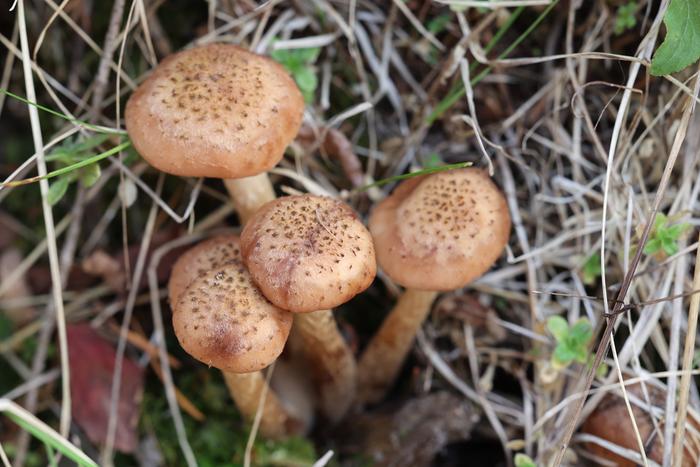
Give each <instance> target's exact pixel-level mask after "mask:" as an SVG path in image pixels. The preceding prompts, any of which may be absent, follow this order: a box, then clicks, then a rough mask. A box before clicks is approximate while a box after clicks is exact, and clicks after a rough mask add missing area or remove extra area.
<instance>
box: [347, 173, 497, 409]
mask: <svg viewBox="0 0 700 467" xmlns="http://www.w3.org/2000/svg"><path fill="white" fill-rule="evenodd" d="M369 229H370V232H371V233H372V236H373V237H374V242H375V248H376V250H377V261H378V263H379V265H380V266H381V267H382V269H383V270H384V272H385V273H386V274H387V275H388V276H389V277H390V278H391V279H392V280H393V281H395V282H396V283H398V284H400V285H402V286H404V287H405V288H406V290H405V292H404V293H403V294H402V295H401V297H400V298H399V300H398V302H397V303H396V305H395V306H394V308H393V309H392V310H391V312H390V313H389V314H388V315H387V317H386V319H385V320H384V322H383V323H382V325H381V327H380V329H379V331H378V332H377V333H376V334H375V335H374V336H373V337H372V339H371V340H370V342H369V344H368V345H367V347H366V349H365V350H364V352H363V353H362V355H361V356H360V360H359V363H358V380H359V382H358V399H357V402H358V404H359V405H365V404H368V403H376V402H379V401H380V400H381V399H382V398H383V397H384V396H385V394H386V392H387V391H388V390H389V389H390V387H391V386H392V384H393V382H394V381H395V379H396V377H397V375H398V373H399V371H400V369H401V366H402V364H403V362H404V360H405V358H406V356H407V354H408V351H409V350H410V348H411V345H412V343H413V340H414V337H415V335H416V333H417V332H418V329H419V328H420V326H421V324H422V323H423V321H424V320H425V318H426V316H427V315H428V313H429V312H430V309H431V305H432V303H433V301H434V300H435V298H436V297H437V295H438V293H439V292H440V291H450V290H455V289H458V288H461V287H464V286H465V285H467V284H469V283H470V282H471V281H473V280H474V279H476V278H478V277H479V276H481V275H482V274H483V273H484V272H486V271H487V270H488V269H489V268H490V267H491V266H492V265H493V263H494V262H495V261H496V260H497V259H498V257H499V256H500V255H501V252H502V251H503V248H504V247H505V245H506V243H507V242H508V237H509V233H510V215H509V213H508V206H507V204H506V200H505V198H504V196H503V194H502V193H501V192H500V191H499V190H498V188H497V187H496V185H495V184H494V183H493V182H492V181H491V179H490V178H489V176H488V175H487V174H486V172H484V171H482V170H480V169H474V168H468V169H458V170H450V171H447V172H440V173H437V174H433V175H424V176H417V177H414V178H410V179H408V180H406V181H404V182H403V183H401V184H400V185H399V186H398V187H397V188H396V190H394V192H393V193H392V194H391V195H390V196H388V197H387V198H386V199H384V200H383V201H382V202H381V203H379V204H378V205H377V206H376V207H375V209H374V211H373V212H372V214H371V216H370V219H369Z"/></svg>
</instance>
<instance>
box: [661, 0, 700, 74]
mask: <svg viewBox="0 0 700 467" xmlns="http://www.w3.org/2000/svg"><path fill="white" fill-rule="evenodd" d="M664 24H665V25H666V37H665V38H664V41H663V43H662V44H661V45H660V46H659V48H658V49H656V52H654V57H653V58H652V60H651V74H652V75H656V76H661V75H668V74H671V73H675V72H677V71H681V70H682V69H684V68H685V67H687V66H689V65H692V64H693V63H695V62H696V61H697V60H698V58H700V41H699V40H697V38H698V37H700V3H699V2H698V1H697V0H671V3H669V5H668V9H667V10H666V13H665V14H664Z"/></svg>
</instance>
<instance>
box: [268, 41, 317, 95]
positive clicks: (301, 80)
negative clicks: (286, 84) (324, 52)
mask: <svg viewBox="0 0 700 467" xmlns="http://www.w3.org/2000/svg"><path fill="white" fill-rule="evenodd" d="M320 53H321V49H320V48H318V47H312V48H308V49H280V50H273V51H272V53H271V54H270V56H271V57H272V58H273V60H275V61H276V62H278V63H279V64H281V65H282V66H283V67H284V68H285V69H286V70H287V71H288V72H289V73H290V74H291V75H292V77H293V78H294V81H296V83H297V86H299V89H300V90H301V93H302V95H303V96H304V100H305V101H306V102H307V103H311V102H313V100H314V93H315V92H316V87H318V77H317V76H316V68H315V67H314V64H315V63H316V60H317V59H318V55H319V54H320Z"/></svg>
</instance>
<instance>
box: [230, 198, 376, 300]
mask: <svg viewBox="0 0 700 467" xmlns="http://www.w3.org/2000/svg"><path fill="white" fill-rule="evenodd" d="M241 250H242V255H243V261H244V262H245V264H246V266H247V267H248V270H249V271H250V274H251V276H252V277H253V280H254V281H255V283H256V284H258V287H260V290H261V291H262V293H263V294H265V296H266V297H267V298H268V299H269V300H270V301H271V302H272V303H274V304H275V305H277V306H278V307H280V308H283V309H285V310H290V311H294V312H309V311H317V310H325V309H329V308H333V307H335V306H338V305H340V304H342V303H345V302H346V301H348V300H350V299H351V298H352V297H354V296H355V295H357V294H358V293H360V292H362V291H363V290H365V289H366V288H367V287H369V285H370V284H371V283H372V280H373V279H374V276H375V274H376V272H377V266H376V262H375V258H374V245H373V244H372V237H371V235H370V233H369V232H368V231H367V229H366V228H365V226H364V225H362V222H360V220H359V219H358V218H357V216H356V215H355V213H354V212H353V210H352V209H351V208H350V207H349V206H347V205H346V204H344V203H342V202H340V201H338V200H335V199H332V198H326V197H322V196H312V195H303V196H286V197H284V198H279V199H276V200H274V201H271V202H269V203H267V204H266V205H265V206H263V207H262V208H261V209H260V210H259V211H258V212H257V213H256V214H255V215H254V216H253V217H252V218H251V219H250V221H249V223H248V224H247V225H246V226H245V228H244V229H243V232H242V234H241Z"/></svg>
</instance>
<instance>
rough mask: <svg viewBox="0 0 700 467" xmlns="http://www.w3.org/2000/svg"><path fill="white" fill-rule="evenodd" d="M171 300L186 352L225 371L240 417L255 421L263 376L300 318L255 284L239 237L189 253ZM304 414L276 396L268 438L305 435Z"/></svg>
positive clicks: (264, 422)
mask: <svg viewBox="0 0 700 467" xmlns="http://www.w3.org/2000/svg"><path fill="white" fill-rule="evenodd" d="M168 295H169V298H170V303H171V306H172V309H173V328H174V329H175V334H176V336H177V338H178V341H179V342H180V345H181V346H182V348H183V349H184V350H185V351H186V352H187V353H189V354H190V355H192V356H193V357H194V358H196V359H197V360H199V361H201V362H202V363H205V364H206V365H209V366H213V367H216V368H218V369H220V370H221V371H222V372H223V374H224V379H225V381H226V385H227V387H228V389H229V392H230V394H231V397H232V398H233V400H234V401H235V402H236V405H237V406H238V409H239V411H240V412H241V414H242V415H243V417H244V418H245V419H247V420H252V419H253V417H254V416H255V413H256V412H257V409H258V404H259V402H260V397H261V393H262V391H263V390H264V388H265V386H266V385H267V383H266V381H265V377H264V376H263V374H262V372H261V371H260V370H262V369H263V368H265V367H267V366H268V365H270V364H271V363H272V362H273V361H275V359H277V357H278V356H279V355H280V353H281V352H282V349H283V348H284V345H285V343H286V341H287V337H288V335H289V331H290V329H291V325H292V316H291V315H290V314H289V313H287V312H286V311H284V310H281V309H279V308H277V307H275V306H274V305H273V304H272V303H270V302H269V301H268V300H267V299H265V297H264V296H263V295H262V294H261V293H260V291H259V290H258V288H257V287H256V286H255V284H253V282H252V281H251V278H250V275H249V274H248V272H247V270H246V268H245V266H244V265H243V263H242V260H241V257H240V245H239V239H238V237H237V236H235V235H224V236H218V237H214V238H211V239H209V240H206V241H204V242H202V243H200V244H199V245H197V246H195V247H194V248H192V249H190V250H189V251H187V252H186V253H184V254H183V255H182V256H181V257H180V258H179V259H178V260H177V262H176V263H175V265H174V267H173V271H172V274H171V277H170V281H169V283H168ZM297 408H298V407H297V406H294V405H290V404H285V400H284V399H283V398H280V397H278V396H277V395H276V394H275V393H274V392H273V391H271V390H269V391H268V393H267V396H266V399H265V402H264V405H263V409H262V418H261V424H260V432H261V433H262V434H263V436H265V437H269V438H280V437H284V436H287V435H290V434H301V433H305V432H306V431H307V430H308V428H309V426H310V423H311V414H306V413H303V411H298V410H296V409H297Z"/></svg>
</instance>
